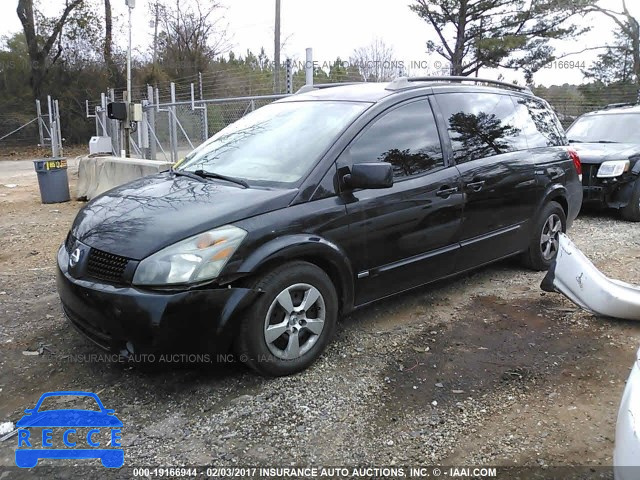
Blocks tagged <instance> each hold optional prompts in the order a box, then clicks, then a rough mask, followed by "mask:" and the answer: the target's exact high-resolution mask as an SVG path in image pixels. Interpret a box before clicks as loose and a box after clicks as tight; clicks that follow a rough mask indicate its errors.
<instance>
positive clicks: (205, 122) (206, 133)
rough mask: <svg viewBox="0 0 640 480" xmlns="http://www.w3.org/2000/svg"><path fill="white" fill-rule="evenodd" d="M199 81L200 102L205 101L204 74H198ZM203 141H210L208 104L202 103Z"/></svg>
mask: <svg viewBox="0 0 640 480" xmlns="http://www.w3.org/2000/svg"><path fill="white" fill-rule="evenodd" d="M198 81H199V82H200V100H204V93H203V89H202V72H198ZM201 108H202V141H203V142H206V141H207V140H208V139H209V115H208V112H207V104H206V103H204V102H203V103H202V107H201Z"/></svg>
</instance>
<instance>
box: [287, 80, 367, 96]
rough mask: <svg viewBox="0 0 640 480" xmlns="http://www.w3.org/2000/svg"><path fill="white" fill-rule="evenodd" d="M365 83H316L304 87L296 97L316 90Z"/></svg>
mask: <svg viewBox="0 0 640 480" xmlns="http://www.w3.org/2000/svg"><path fill="white" fill-rule="evenodd" d="M361 83H363V82H341V83H316V84H313V85H304V86H303V87H302V88H300V90H298V91H297V92H296V95H298V94H300V93H308V92H312V91H314V90H321V89H324V88H333V87H346V86H347V85H359V84H361Z"/></svg>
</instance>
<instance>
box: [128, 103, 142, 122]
mask: <svg viewBox="0 0 640 480" xmlns="http://www.w3.org/2000/svg"><path fill="white" fill-rule="evenodd" d="M129 112H131V113H130V115H131V118H130V120H131V121H132V122H141V121H142V104H141V103H132V104H131V108H130V109H129Z"/></svg>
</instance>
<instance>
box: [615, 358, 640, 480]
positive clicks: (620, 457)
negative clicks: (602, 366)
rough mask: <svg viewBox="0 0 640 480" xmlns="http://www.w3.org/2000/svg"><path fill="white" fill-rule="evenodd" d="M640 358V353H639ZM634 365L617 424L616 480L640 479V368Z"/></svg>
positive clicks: (623, 396)
mask: <svg viewBox="0 0 640 480" xmlns="http://www.w3.org/2000/svg"><path fill="white" fill-rule="evenodd" d="M638 356H639V357H640V351H639V352H638ZM639 361H640V360H638V361H636V364H635V365H634V367H633V369H632V370H631V374H630V375H629V379H628V380H627V386H626V387H625V390H624V394H623V395H622V402H621V403H620V410H619V411H618V422H617V424H616V444H615V449H614V451H613V465H614V472H615V478H616V480H637V479H639V478H640V418H634V414H635V415H636V416H640V367H638V362H639Z"/></svg>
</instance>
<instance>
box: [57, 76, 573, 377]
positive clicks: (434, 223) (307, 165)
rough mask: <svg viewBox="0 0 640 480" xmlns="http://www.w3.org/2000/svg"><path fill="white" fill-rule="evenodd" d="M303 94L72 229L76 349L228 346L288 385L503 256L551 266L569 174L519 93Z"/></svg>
mask: <svg viewBox="0 0 640 480" xmlns="http://www.w3.org/2000/svg"><path fill="white" fill-rule="evenodd" d="M303 90H304V91H302V92H299V93H298V94H296V95H292V96H290V97H287V98H286V99H283V100H280V101H278V102H275V103H272V104H270V105H268V106H265V107H263V108H260V109H258V110H256V111H255V112H253V113H251V114H249V115H247V116H246V117H244V118H242V119H241V120H239V121H238V122H236V123H234V124H232V125H230V126H229V127H227V128H225V129H224V130H222V131H220V132H219V133H217V134H216V135H215V136H213V137H212V138H211V139H210V140H208V141H207V142H206V143H204V144H203V145H201V146H200V147H198V148H197V149H196V150H194V151H193V152H192V153H191V154H190V155H188V156H187V157H186V158H185V160H184V161H183V162H181V163H180V164H179V166H177V167H175V168H174V169H172V170H171V171H167V172H164V173H161V174H158V175H153V176H149V177H145V178H141V179H139V180H136V181H134V182H132V183H129V184H127V185H123V186H121V187H118V188H116V189H114V190H111V191H109V192H107V193H105V194H103V195H101V196H100V197H98V198H96V199H94V200H93V201H91V202H89V203H88V204H87V205H86V206H85V207H84V208H83V209H82V210H81V211H80V212H79V213H78V216H77V218H76V219H75V221H74V223H73V226H72V228H71V231H70V232H69V235H68V237H67V239H66V241H65V243H64V245H63V246H62V247H61V248H60V250H59V252H58V258H57V261H58V275H57V285H58V291H59V293H60V298H61V299H62V304H63V307H64V312H65V314H66V316H67V317H68V318H69V320H70V321H71V322H72V323H73V324H74V325H75V326H76V327H77V328H78V329H79V330H80V331H81V332H82V333H83V334H85V335H86V336H87V337H89V338H90V339H91V340H93V341H94V342H95V343H96V344H98V345H99V346H101V347H103V348H105V349H110V350H112V351H115V352H120V353H121V354H122V355H125V356H127V355H128V356H131V355H134V356H135V355H137V354H139V353H148V352H158V351H171V352H186V351H188V352H190V353H191V352H194V351H201V352H202V351H206V352H221V351H229V349H233V351H235V353H236V354H237V358H239V359H240V360H241V361H242V362H244V363H246V364H247V365H249V366H250V367H252V368H253V369H255V370H256V371H258V372H260V373H262V374H266V375H287V374H292V373H294V372H297V371H300V370H302V369H304V368H306V367H307V366H309V365H310V364H311V363H312V362H313V361H314V360H315V359H316V358H317V357H318V356H319V355H320V354H321V352H322V351H323V350H324V348H325V347H326V345H327V343H328V342H329V341H330V340H331V337H332V334H333V333H334V330H335V326H336V321H337V320H338V318H339V317H340V316H342V315H346V314H348V313H349V312H351V311H352V310H354V309H355V308H358V307H362V306H364V305H367V304H369V303H371V302H374V301H376V300H379V299H381V298H384V297H388V296H390V295H393V294H396V293H399V292H403V291H406V290H408V289H411V288H414V287H418V286H420V285H424V284H426V283H429V282H433V281H435V280H438V279H442V278H445V277H449V276H452V275H454V274H457V273H460V272H464V271H467V270H470V269H473V268H477V267H479V266H481V265H485V264H488V263H490V262H494V261H496V260H499V259H502V258H505V257H510V256H514V255H520V256H521V258H522V260H523V262H524V263H525V264H526V265H527V266H529V267H530V268H533V269H536V270H544V269H546V268H547V267H548V266H549V265H550V264H551V262H552V261H553V260H554V258H555V255H556V252H557V249H558V234H559V232H564V231H566V229H567V228H568V227H569V226H570V225H571V223H572V221H573V220H574V219H575V218H576V216H577V215H578V211H579V209H580V205H581V202H582V186H581V183H580V178H579V175H580V174H581V165H580V160H579V158H578V156H577V155H576V154H575V152H573V151H571V150H570V148H569V147H568V143H567V139H566V137H565V134H564V132H563V130H562V127H561V126H560V123H559V122H558V120H557V118H556V116H555V114H554V113H553V111H552V109H551V108H550V107H549V105H548V104H547V103H546V102H545V101H543V100H541V99H539V98H536V97H535V96H534V95H532V94H531V92H530V91H529V90H528V89H526V88H523V87H516V86H513V85H509V84H503V83H500V82H493V81H486V80H478V79H470V78H457V77H426V78H425V77H423V78H401V79H398V80H395V81H393V82H391V83H388V84H381V83H367V84H356V85H344V86H334V85H326V86H324V85H323V86H317V87H311V88H309V87H306V88H304V89H303Z"/></svg>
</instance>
